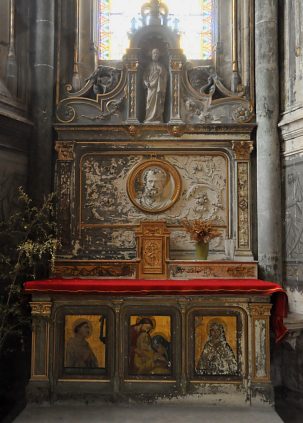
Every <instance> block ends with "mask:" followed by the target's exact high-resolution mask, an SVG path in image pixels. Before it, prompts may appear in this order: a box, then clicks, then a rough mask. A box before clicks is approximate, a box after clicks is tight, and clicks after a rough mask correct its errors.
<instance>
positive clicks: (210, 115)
mask: <svg viewBox="0 0 303 423" xmlns="http://www.w3.org/2000/svg"><path fill="white" fill-rule="evenodd" d="M183 85H184V93H183V100H184V112H185V115H184V119H185V121H186V122H192V123H210V122H212V123H220V122H222V123H223V122H228V121H235V122H238V123H247V122H250V121H251V120H252V119H253V117H254V114H253V107H252V106H251V104H250V102H249V101H248V100H247V99H246V97H245V92H244V91H243V90H241V91H239V92H234V91H230V90H229V89H228V88H226V87H225V86H224V84H223V82H222V79H221V78H220V76H219V75H218V74H217V73H216V71H215V70H214V69H213V68H212V67H207V66H197V67H192V65H191V64H190V63H187V64H186V66H185V73H184V74H183Z"/></svg>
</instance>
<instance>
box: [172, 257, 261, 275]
mask: <svg viewBox="0 0 303 423" xmlns="http://www.w3.org/2000/svg"><path fill="white" fill-rule="evenodd" d="M168 267H169V274H170V278H172V279H180V278H188V279H201V278H206V279H208V278H233V279H237V278H239V279H245V278H247V279H250V278H257V277H258V267H257V263H241V262H227V263H224V262H223V263H222V262H214V263H209V262H206V263H203V262H201V261H200V262H199V261H196V262H194V261H192V262H187V263H186V262H184V261H183V262H182V261H180V262H179V263H178V261H177V260H176V261H175V263H171V262H170V263H169V266H168Z"/></svg>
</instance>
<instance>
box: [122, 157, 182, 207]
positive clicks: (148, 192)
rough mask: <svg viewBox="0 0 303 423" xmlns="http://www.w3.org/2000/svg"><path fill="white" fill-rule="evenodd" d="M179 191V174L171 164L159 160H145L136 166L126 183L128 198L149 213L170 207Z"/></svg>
mask: <svg viewBox="0 0 303 423" xmlns="http://www.w3.org/2000/svg"><path fill="white" fill-rule="evenodd" d="M180 191H181V178H180V175H179V174H178V172H177V171H176V169H175V168H174V167H173V166H171V165H170V164H169V163H167V162H164V161H161V160H147V161H145V162H143V163H141V164H139V165H138V166H136V167H135V168H134V169H133V171H132V172H131V174H130V176H129V179H128V183H127V192H128V195H129V198H130V200H131V201H132V202H133V204H134V205H135V206H136V207H138V208H139V209H140V210H142V211H146V212H149V213H159V212H163V211H165V210H167V209H168V208H170V207H172V205H173V204H174V203H175V202H176V201H177V199H178V197H179V194H180Z"/></svg>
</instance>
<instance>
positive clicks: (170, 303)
mask: <svg viewBox="0 0 303 423" xmlns="http://www.w3.org/2000/svg"><path fill="white" fill-rule="evenodd" d="M65 3H66V2H62V5H61V7H62V10H61V12H62V13H61V15H60V19H61V22H60V24H61V35H60V37H61V38H60V45H59V50H58V81H57V92H56V94H57V110H56V122H55V125H54V128H55V131H56V141H55V149H56V152H57V161H56V171H55V179H56V190H57V192H58V216H59V225H60V238H61V240H62V246H61V249H60V251H59V252H58V255H57V259H56V263H55V267H54V270H53V275H52V276H53V277H56V278H57V279H58V280H59V281H61V282H62V286H64V284H66V283H67V282H66V280H68V279H64V278H76V279H75V281H76V282H75V288H74V289H73V291H72V292H69V291H64V290H63V291H62V290H60V289H59V291H56V292H54V291H52V286H51V281H50V284H49V285H48V289H46V290H45V291H43V289H42V288H41V287H40V288H41V291H39V289H37V290H36V291H30V292H32V294H33V296H34V297H33V302H32V310H33V316H34V317H36V316H37V317H38V323H37V324H36V320H35V324H34V329H33V334H34V335H33V366H32V379H31V387H32V393H33V396H34V397H35V398H36V397H37V396H39V389H40V388H41V390H42V392H43V395H42V396H44V397H45V392H46V391H47V392H49V391H51V395H53V396H54V397H57V396H58V397H68V396H72V397H73V398H74V397H77V396H78V397H79V396H80V397H81V398H84V397H83V395H84V396H86V397H87V398H89V397H90V395H93V396H96V397H99V396H100V395H103V396H110V397H115V396H119V395H120V396H121V397H123V396H127V397H131V396H133V395H135V394H136V393H138V392H139V393H143V394H144V395H145V396H147V397H149V398H150V397H152V398H155V397H156V396H157V395H162V396H163V395H164V396H165V395H169V396H178V395H184V396H186V395H189V396H190V395H197V396H198V397H199V399H201V400H203V398H213V397H212V395H213V393H214V392H217V398H218V400H221V399H222V398H223V397H224V398H227V401H228V398H229V394H231V395H232V396H233V395H235V396H237V394H240V397H241V401H242V402H245V401H246V402H247V401H248V402H250V401H253V399H254V397H259V398H265V400H266V401H267V400H270V399H271V392H272V391H271V384H270V375H269V314H270V308H271V305H270V299H269V296H264V295H263V294H262V293H260V292H255V293H253V292H248V291H245V287H246V288H247V286H248V285H246V282H247V283H248V281H251V280H252V281H256V280H257V277H258V269H257V262H256V261H255V260H254V255H253V252H254V251H253V250H254V248H253V247H254V239H253V231H252V226H253V224H254V221H253V219H252V217H253V214H252V205H253V198H254V182H253V181H254V172H255V167H254V166H252V164H253V163H254V151H253V148H254V129H255V120H254V87H253V68H254V66H253V49H252V46H253V43H252V39H253V24H252V22H253V13H252V12H253V8H252V4H253V2H252V1H251V0H248V1H247V2H245V5H246V6H245V7H242V6H240V5H239V2H235V1H224V2H221V8H218V11H217V13H218V15H217V18H218V22H220V24H218V37H219V38H218V40H217V43H216V53H215V54H214V55H213V59H212V61H211V62H206V61H199V62H198V63H197V62H190V61H187V59H186V57H185V55H184V54H183V51H182V50H181V48H180V44H179V35H178V33H177V32H176V31H174V30H172V29H171V28H170V27H169V26H168V25H167V19H166V18H167V11H166V9H165V8H163V7H162V6H161V4H160V2H159V1H151V2H149V3H148V5H147V6H148V7H147V10H145V9H144V10H145V11H144V16H143V22H144V24H143V26H142V27H141V28H139V29H136V30H134V31H133V32H132V33H131V34H130V45H129V48H128V49H127V51H126V52H125V55H124V56H123V58H121V61H119V62H118V61H107V62H100V63H98V65H97V66H96V67H95V69H93V68H89V67H87V68H86V73H85V72H84V73H83V75H82V80H83V81H85V82H83V84H82V85H81V86H80V87H79V86H78V85H79V84H76V83H75V81H79V80H80V79H81V78H80V76H81V75H79V72H80V71H79V66H78V63H76V58H77V57H78V56H79V54H78V53H79V51H78V50H79V48H80V47H79V45H78V44H77V42H76V41H75V45H74V50H73V49H72V48H70V47H71V46H70V44H68V41H69V40H70V37H69V32H68V31H69V25H70V23H69V20H68V19H67V16H69V14H68V13H67V12H68V11H67V9H66V7H67V6H66V5H65ZM237 3H238V6H237ZM145 7H146V5H144V8H145ZM151 10H153V13H152V15H151V16H149V18H150V19H146V18H147V15H148V14H149V13H151ZM223 17H224V19H223ZM226 17H227V18H226ZM223 21H224V22H227V23H226V24H222V22H223ZM78 35H79V34H78ZM222 40H224V42H223V41H222ZM81 45H82V46H83V45H85V43H82V44H81ZM244 52H245V54H244ZM73 53H74V54H73ZM80 53H81V51H80ZM86 53H87V52H86ZM87 54H88V53H87ZM80 56H81V54H80ZM85 57H86V56H85ZM72 64H73V65H74V67H73V71H74V72H73V74H72V72H71V69H72V66H71V65H72ZM80 69H81V66H80ZM87 69H89V71H88V70H87ZM160 75H161V77H160ZM157 78H158V82H157V84H158V85H157V87H158V88H157V90H153V89H152V86H153V83H154V81H155V80H156V79H157ZM71 82H73V84H72V85H70V83H71ZM144 87H145V88H144ZM153 106H154V107H155V110H153V112H150V110H151V109H152V108H153ZM183 219H188V220H192V219H202V220H212V221H213V222H214V224H215V226H216V228H217V229H218V230H219V231H220V233H221V235H220V236H219V237H218V238H216V239H214V240H212V242H211V243H210V255H209V259H208V260H207V261H197V260H196V259H195V255H194V243H193V242H192V241H191V240H190V239H189V236H188V234H187V233H186V232H185V231H184V228H183V226H182V224H181V222H182V220H183ZM62 278H63V279H62ZM138 278H139V280H140V283H141V288H140V289H139V288H138V290H137V291H136V292H134V291H131V290H129V287H128V288H126V287H124V288H125V289H124V288H123V289H124V291H119V293H117V292H108V293H106V289H105V288H104V291H102V292H101V291H98V292H95V291H93V286H94V284H96V285H98V283H99V284H101V285H102V283H101V282H102V281H103V282H104V287H108V284H109V283H110V282H108V281H113V283H116V287H118V286H120V285H119V283H120V284H122V285H123V281H124V280H127V281H132V282H133V283H136V281H137V280H138ZM148 279H153V280H154V279H160V281H154V282H155V283H156V282H158V283H160V282H161V280H162V282H163V281H164V282H166V283H167V285H169V284H170V283H173V282H174V281H175V282H178V281H179V282H180V280H182V283H181V285H182V289H179V290H176V291H175V292H170V293H169V294H167V295H166V296H165V298H164V297H163V295H161V292H157V293H156V294H155V293H154V291H151V292H150V291H149V290H147V291H144V289H143V288H144V280H148ZM214 279H215V280H216V281H217V282H216V283H218V284H219V282H218V281H220V280H221V281H224V280H225V281H233V282H235V281H236V282H238V285H239V286H241V287H242V288H243V289H244V290H243V291H241V292H239V291H236V292H234V291H233V290H232V289H231V290H230V291H224V290H223V291H222V290H221V291H219V292H217V293H214V292H212V293H211V294H210V293H207V294H206V293H205V292H203V289H202V287H203V280H205V281H210V283H211V281H213V280H214ZM85 281H86V282H87V284H88V285H89V286H90V287H91V288H90V290H88V288H87V286H85ZM94 281H95V282H94ZM193 281H199V283H200V284H201V292H200V293H199V292H198V293H197V292H195V293H194V294H192V293H190V292H189V293H188V292H187V285H186V284H187V283H189V284H190V283H193ZM147 282H150V283H152V282H153V281H147ZM83 283H84V285H83ZM101 285H100V286H101ZM123 286H124V285H123ZM77 287H78V289H77ZM91 289H92V290H91ZM121 290H122V288H121ZM49 318H50V319H49ZM82 324H85V325H86V330H87V331H88V332H90V335H89V339H90V342H89V343H88V345H87V344H85V342H87V341H85V339H84V337H83V339H82V341H81V342H82V346H83V345H84V346H83V348H84V349H85V348H86V352H87V356H88V357H89V358H90V359H89V363H86V364H83V363H82V364H81V365H80V364H79V363H80V361H78V362H76V364H77V365H75V364H72V363H73V361H72V360H70V357H71V356H72V355H73V353H74V352H75V348H76V347H75V345H76V344H77V342H80V341H79V339H78V337H79V333H80V332H81V330H80V329H81V327H82V326H81V325H82ZM83 330H84V329H83ZM88 332H87V333H88ZM219 332H220V336H221V341H222V342H223V344H224V349H225V356H226V363H227V361H229V362H230V363H232V364H229V365H228V364H225V367H226V368H225V369H223V370H222V369H220V368H219V367H218V366H217V367H216V366H215V367H216V370H215V371H213V373H212V371H211V369H210V367H211V366H210V364H208V365H205V360H206V358H207V354H208V353H207V349H208V345H209V343H208V344H207V342H209V341H210V340H211V337H212V336H215V335H214V333H217V334H218V333H219ZM136 342H138V345H139V344H140V345H141V346H142V344H143V343H144V342H145V343H147V350H149V353H150V355H149V358H150V361H151V362H152V363H153V364H152V365H150V367H149V368H148V367H147V362H149V360H148V359H146V360H145V362H144V363H142V360H140V357H138V356H137V355H138V354H137V353H136V348H139V347H138V345H137V344H136ZM160 344H161V345H160ZM160 350H162V355H161V353H160V352H159V351H160ZM105 351H106V353H105ZM136 354H137V355H136ZM228 357H229V358H228ZM227 358H228V360H227ZM79 360H80V359H79ZM96 363H98V365H97V364H96ZM81 366H82V367H81ZM40 382H41V384H39V383H40ZM228 391H229V393H228ZM46 396H47V395H46Z"/></svg>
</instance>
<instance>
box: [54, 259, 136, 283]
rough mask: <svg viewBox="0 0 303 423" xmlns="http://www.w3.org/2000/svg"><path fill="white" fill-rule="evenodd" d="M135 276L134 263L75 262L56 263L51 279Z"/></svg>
mask: <svg viewBox="0 0 303 423" xmlns="http://www.w3.org/2000/svg"><path fill="white" fill-rule="evenodd" d="M135 274H136V263H134V262H129V263H127V262H122V263H121V262H120V263H119V261H118V260H117V261H116V262H115V263H110V262H107V263H106V262H104V263H101V262H99V263H98V262H97V263H94V264H93V263H85V264H84V263H81V261H80V260H79V261H77V260H75V261H74V262H73V263H72V262H69V261H64V262H61V263H60V261H58V260H57V261H56V262H55V266H54V270H53V272H52V276H53V277H100V278H109V277H115V278H117V277H127V278H131V279H133V278H134V277H135Z"/></svg>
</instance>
